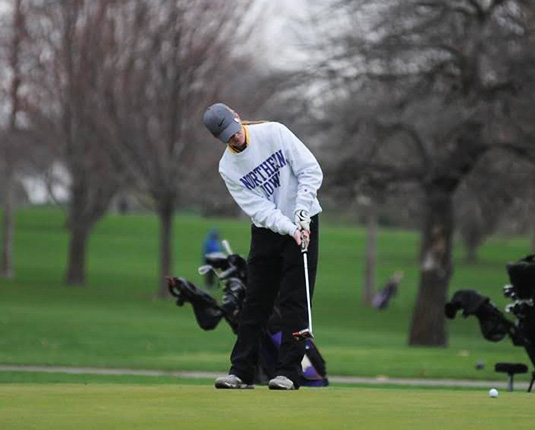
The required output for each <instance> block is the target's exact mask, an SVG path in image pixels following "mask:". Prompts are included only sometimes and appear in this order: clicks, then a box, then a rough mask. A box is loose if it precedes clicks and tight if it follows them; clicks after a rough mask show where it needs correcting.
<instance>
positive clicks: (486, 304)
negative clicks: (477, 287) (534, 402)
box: [445, 255, 535, 391]
mask: <svg viewBox="0 0 535 430" xmlns="http://www.w3.org/2000/svg"><path fill="white" fill-rule="evenodd" d="M506 269H507V273H508V275H509V280H510V282H511V284H510V285H505V286H504V287H503V292H504V295H505V297H507V298H509V299H511V300H513V303H511V304H509V305H507V306H506V307H505V311H506V313H511V314H513V315H514V317H515V321H514V322H513V321H511V320H509V319H507V318H506V317H505V315H504V314H503V313H502V312H501V311H500V310H499V309H498V308H497V307H496V306H495V305H494V304H493V303H492V302H491V301H490V299H489V298H488V297H485V296H483V295H481V294H479V293H478V292H477V291H474V290H458V291H456V292H455V293H454V294H453V297H452V299H451V301H450V302H448V303H446V306H445V313H446V317H447V318H449V319H454V318H455V315H456V314H457V312H458V311H459V310H462V311H463V313H462V315H463V317H465V318H466V317H469V316H472V315H474V316H475V317H476V318H477V319H478V321H479V326H480V329H481V333H482V335H483V337H484V338H485V339H487V340H489V341H491V342H498V341H500V340H502V339H503V338H504V337H506V336H509V337H510V338H511V341H512V342H513V345H515V346H521V347H523V348H524V349H525V350H526V353H527V354H528V356H529V358H530V360H531V362H532V364H533V365H534V366H535V302H534V300H535V255H529V256H527V257H526V258H523V259H521V260H519V261H516V262H514V263H508V264H507V265H506ZM534 380H535V372H533V374H532V379H531V383H530V386H529V389H528V391H531V389H532V387H533V383H534Z"/></svg>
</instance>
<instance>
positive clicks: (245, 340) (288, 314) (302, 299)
mask: <svg viewBox="0 0 535 430" xmlns="http://www.w3.org/2000/svg"><path fill="white" fill-rule="evenodd" d="M318 230H319V219H318V216H317V215H316V216H314V217H312V223H311V225H310V233H311V235H310V239H311V240H310V246H309V247H308V256H307V258H308V273H309V281H310V294H311V295H312V292H313V291H314V283H315V280H316V267H317V264H318V237H319V235H318ZM247 271H248V272H247V276H248V279H247V296H246V299H245V302H244V305H243V308H242V311H241V315H240V325H239V330H238V339H237V341H236V344H235V345H234V349H233V351H232V355H231V357H230V359H231V362H232V367H231V369H230V372H229V373H230V374H232V375H236V376H238V377H239V378H241V379H242V380H243V381H244V382H245V383H247V384H252V383H253V377H254V369H255V365H256V363H257V361H258V353H259V340H260V338H261V333H262V332H263V330H265V327H266V324H267V321H268V319H269V317H270V315H271V312H272V311H273V304H274V302H275V299H276V298H277V295H279V301H278V303H279V306H280V311H281V314H282V344H281V349H280V351H279V358H278V363H277V368H276V372H275V373H276V375H277V376H280V375H282V376H286V377H287V378H289V379H291V380H292V381H293V383H294V386H295V387H296V388H299V376H300V374H301V360H302V359H303V355H304V354H305V342H304V341H296V340H295V339H294V338H293V336H292V333H294V332H296V331H299V330H302V329H304V328H307V326H308V314H307V302H306V289H305V274H304V263H303V255H302V253H301V249H300V247H299V246H298V245H297V244H296V243H295V240H294V239H293V238H292V237H291V236H287V235H286V236H282V235H280V234H277V233H274V232H272V231H271V230H268V229H265V228H258V227H255V226H253V227H252V229H251V249H250V251H249V258H248V261H247Z"/></svg>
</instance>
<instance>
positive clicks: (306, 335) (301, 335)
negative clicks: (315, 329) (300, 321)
mask: <svg viewBox="0 0 535 430" xmlns="http://www.w3.org/2000/svg"><path fill="white" fill-rule="evenodd" d="M292 336H293V338H294V339H295V340H306V339H312V338H314V335H313V334H312V332H311V331H310V330H309V329H308V328H305V329H303V330H299V331H296V332H293V333H292Z"/></svg>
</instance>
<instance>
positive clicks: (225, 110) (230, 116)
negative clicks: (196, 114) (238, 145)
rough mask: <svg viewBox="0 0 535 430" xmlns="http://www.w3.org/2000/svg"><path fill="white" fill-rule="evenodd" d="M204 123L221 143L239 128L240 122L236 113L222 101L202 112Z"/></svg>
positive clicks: (226, 140)
mask: <svg viewBox="0 0 535 430" xmlns="http://www.w3.org/2000/svg"><path fill="white" fill-rule="evenodd" d="M203 120H204V125H205V126H206V128H207V129H208V130H209V131H210V133H212V134H213V135H214V136H215V137H217V138H218V139H220V140H221V141H222V142H223V143H227V142H228V141H229V139H230V138H231V137H232V136H233V135H234V134H236V133H237V132H238V131H240V130H241V122H240V120H239V118H238V117H237V116H236V113H235V112H234V111H233V110H232V109H231V108H229V107H228V106H227V105H225V104H223V103H216V104H213V105H212V106H210V107H209V108H208V109H206V111H205V112H204V117H203Z"/></svg>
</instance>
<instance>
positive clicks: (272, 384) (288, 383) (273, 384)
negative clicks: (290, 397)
mask: <svg viewBox="0 0 535 430" xmlns="http://www.w3.org/2000/svg"><path fill="white" fill-rule="evenodd" d="M268 387H269V389H270V390H295V386H294V383H293V381H292V380H291V379H289V378H287V377H286V376H276V377H275V378H273V379H272V380H271V381H269V384H268Z"/></svg>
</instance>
